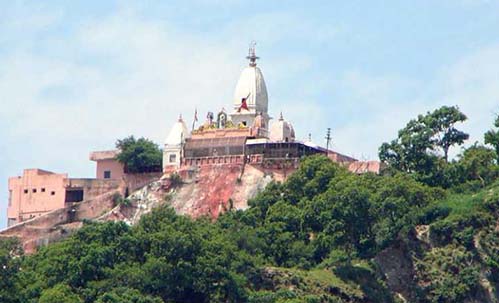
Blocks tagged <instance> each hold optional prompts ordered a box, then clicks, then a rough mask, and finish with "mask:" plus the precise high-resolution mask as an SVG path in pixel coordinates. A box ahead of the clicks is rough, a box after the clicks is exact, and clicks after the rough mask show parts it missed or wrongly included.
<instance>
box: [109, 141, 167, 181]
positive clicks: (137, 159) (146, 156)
mask: <svg viewBox="0 0 499 303" xmlns="http://www.w3.org/2000/svg"><path fill="white" fill-rule="evenodd" d="M116 148H117V149H119V151H120V153H119V154H118V157H117V158H118V161H120V162H121V163H123V165H124V166H125V171H126V172H128V173H144V172H158V171H161V161H162V157H163V154H162V152H161V150H160V149H159V147H158V145H157V144H156V143H154V142H152V141H150V140H148V139H145V138H139V139H135V137H134V136H129V137H126V138H124V139H121V140H118V141H117V142H116Z"/></svg>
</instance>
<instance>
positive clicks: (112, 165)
mask: <svg viewBox="0 0 499 303" xmlns="http://www.w3.org/2000/svg"><path fill="white" fill-rule="evenodd" d="M118 154H119V151H118V150H106V151H95V152H92V153H90V160H92V161H95V162H97V168H96V174H95V177H96V178H97V179H113V180H118V179H122V178H123V177H124V176H125V168H124V166H123V164H121V163H120V162H119V161H118V160H116V157H117V156H118Z"/></svg>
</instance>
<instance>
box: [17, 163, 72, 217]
mask: <svg viewBox="0 0 499 303" xmlns="http://www.w3.org/2000/svg"><path fill="white" fill-rule="evenodd" d="M67 178H68V175H67V174H56V173H52V172H49V171H45V170H41V169H25V170H24V173H23V175H22V176H18V177H12V178H9V202H8V208H7V218H8V224H9V226H10V225H13V224H16V223H19V222H22V221H25V220H29V219H31V218H34V217H38V216H41V215H42V214H44V213H47V212H49V211H52V210H54V209H58V208H61V207H64V200H65V196H66V190H65V185H66V180H67Z"/></svg>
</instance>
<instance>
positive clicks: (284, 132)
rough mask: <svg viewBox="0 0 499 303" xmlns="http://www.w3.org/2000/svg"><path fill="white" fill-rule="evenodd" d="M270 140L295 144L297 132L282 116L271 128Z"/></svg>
mask: <svg viewBox="0 0 499 303" xmlns="http://www.w3.org/2000/svg"><path fill="white" fill-rule="evenodd" d="M269 138H270V140H271V141H274V142H293V141H295V130H294V128H293V125H291V123H289V122H287V121H284V119H283V117H282V114H281V117H280V118H279V120H277V121H276V122H274V123H273V124H272V126H271V127H270V135H269Z"/></svg>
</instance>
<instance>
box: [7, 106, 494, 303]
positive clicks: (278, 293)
mask: <svg viewBox="0 0 499 303" xmlns="http://www.w3.org/2000/svg"><path fill="white" fill-rule="evenodd" d="M429 114H430V113H429ZM439 114H440V113H439ZM459 118H460V119H461V118H462V116H459ZM423 120H424V117H423V116H421V121H423ZM421 123H422V122H421ZM432 123H433V122H432ZM428 125H433V124H431V123H430V124H428ZM423 126H424V125H423ZM423 126H421V125H420V127H419V128H417V131H421V130H423V131H425V132H427V131H428V129H424V127H423ZM428 127H429V126H428ZM413 130H414V129H413ZM402 136H405V137H404V138H403V140H402V139H400V138H399V139H398V141H397V140H394V141H393V142H392V143H391V144H392V145H391V146H390V147H389V148H388V147H387V146H385V147H384V148H382V149H381V150H380V153H381V152H384V153H387V154H386V155H389V156H390V157H391V158H390V159H391V160H390V161H397V159H399V160H400V159H402V158H403V159H404V165H401V166H399V167H398V166H397V165H396V163H395V162H393V163H392V164H390V166H389V167H388V169H387V171H386V172H385V173H384V174H382V175H372V174H365V175H355V174H352V173H349V172H348V171H346V170H345V169H344V168H342V167H340V166H338V165H336V164H335V163H333V162H331V161H330V160H329V159H328V158H326V157H323V156H315V157H310V158H306V159H304V160H303V161H302V162H301V165H300V168H299V169H298V171H296V172H295V173H294V174H293V175H291V176H290V177H289V178H288V179H287V181H286V182H284V183H271V184H270V185H269V186H267V188H266V189H265V190H264V191H263V192H261V193H260V194H259V195H258V196H257V197H256V198H254V199H252V200H250V201H249V205H250V208H249V209H247V210H245V211H229V212H227V213H225V214H224V215H222V216H220V217H219V219H218V220H217V221H216V222H213V221H211V220H209V219H208V218H201V219H197V220H192V219H190V218H188V217H185V216H179V215H176V214H175V212H174V211H173V210H172V209H171V208H169V207H168V206H164V207H160V208H158V209H156V210H154V211H153V212H152V213H150V214H148V215H145V216H144V217H143V218H142V219H141V220H140V222H139V223H138V224H137V225H135V226H128V225H126V224H125V223H122V222H118V223H111V222H108V223H93V222H86V224H85V226H84V227H83V228H82V229H81V230H79V231H78V232H77V233H76V234H74V235H73V236H71V237H69V238H68V239H66V240H64V241H62V242H59V243H55V244H52V245H50V246H48V247H44V248H42V249H41V250H40V251H39V252H38V253H36V254H34V255H32V256H23V255H22V253H21V252H19V251H18V250H17V249H16V247H17V246H16V243H15V241H4V242H1V243H0V302H8V303H10V302H16V303H17V302H41V303H44V302H52V303H57V302H69V303H71V302H99V303H104V302H105V303H111V302H125V303H129V302H130V303H131V302H136V303H139V302H140V303H149V302H150V303H153V302H154V303H156V302H158V303H159V302H404V301H407V302H497V299H496V296H497V294H496V292H497V286H498V282H499V238H498V233H499V227H498V225H497V222H498V218H499V182H497V181H496V172H497V171H498V170H497V154H496V153H495V151H494V150H493V149H488V148H487V147H484V146H478V145H473V146H471V147H470V148H468V149H466V150H464V151H463V153H462V155H461V156H460V157H458V158H457V159H456V160H452V161H448V160H447V151H445V155H442V156H439V155H438V154H437V153H434V152H432V151H431V149H432V146H433V145H431V144H428V145H426V146H425V148H424V149H420V150H417V149H414V148H411V144H410V142H409V143H407V142H406V141H407V140H409V139H407V138H415V137H416V136H409V137H407V134H402ZM458 137H459V138H463V135H462V134H460V135H459V136H458ZM427 138H429V139H430V140H431V138H432V136H429V137H427ZM404 140H406V141H404ZM411 140H412V139H411ZM459 140H461V139H459ZM409 141H410V140H409ZM459 142H461V141H459ZM397 144H401V146H397ZM404 144H405V145H404ZM402 145H404V146H402ZM418 146H419V145H418ZM435 146H436V145H435ZM444 146H448V144H447V143H446V144H444ZM389 149H392V151H390V152H388V150H389ZM397 152H398V153H399V154H398V155H397ZM411 152H419V153H421V154H418V155H411ZM401 155H402V156H403V157H401ZM411 161H416V162H417V163H411ZM420 161H425V163H426V166H425V165H423V164H421V163H422V162H420Z"/></svg>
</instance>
